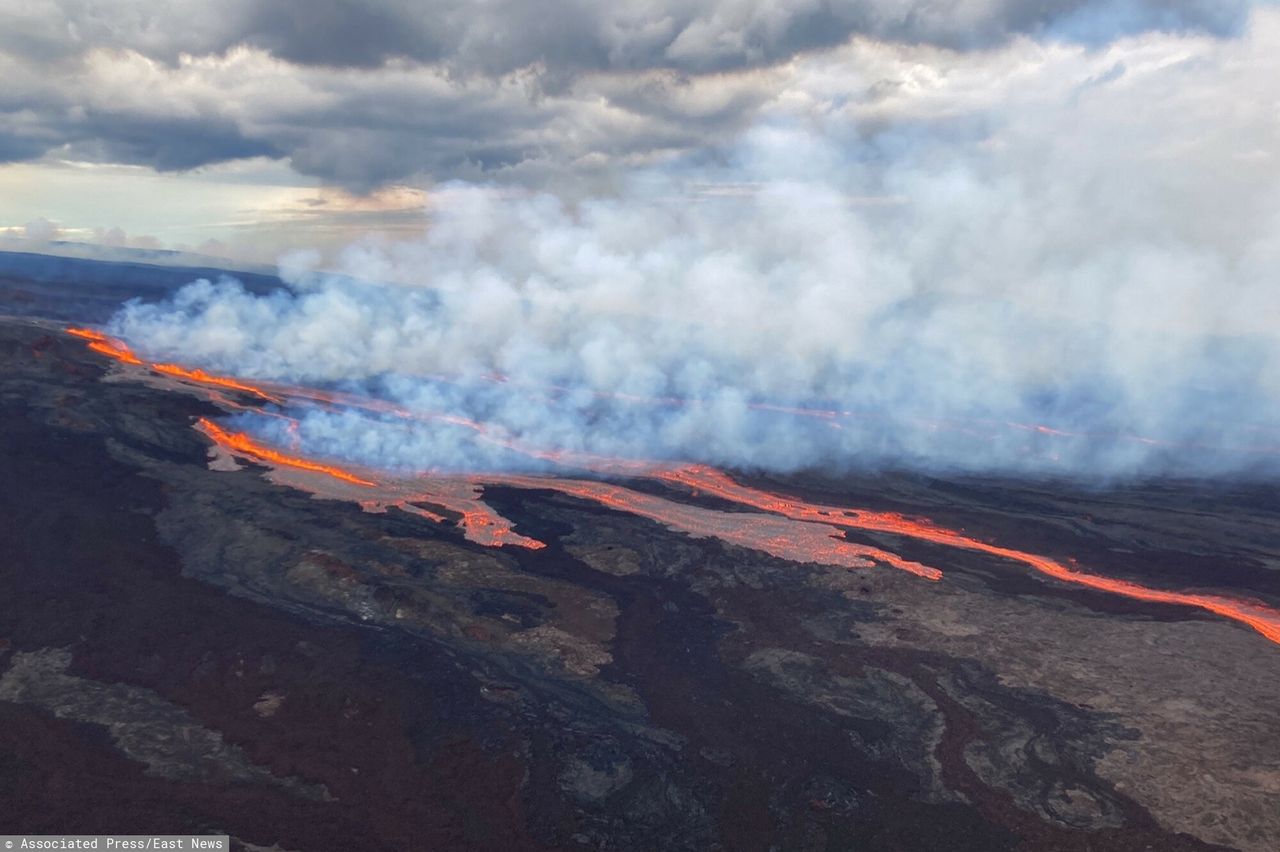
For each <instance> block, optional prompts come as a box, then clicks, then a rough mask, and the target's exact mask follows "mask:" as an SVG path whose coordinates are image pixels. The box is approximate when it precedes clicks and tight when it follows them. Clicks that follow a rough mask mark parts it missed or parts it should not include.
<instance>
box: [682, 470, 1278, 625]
mask: <svg viewBox="0 0 1280 852" xmlns="http://www.w3.org/2000/svg"><path fill="white" fill-rule="evenodd" d="M658 476H659V478H661V479H663V480H665V481H668V482H674V483H679V484H681V485H684V486H686V487H689V488H692V489H693V490H695V491H698V492H704V493H707V494H712V495H714V496H716V497H720V498H721V499H724V500H730V501H732V502H734V503H739V504H742V505H747V506H753V507H755V508H758V509H762V510H764V511H768V512H777V513H779V514H782V515H785V516H786V517H789V518H797V519H800V520H811V521H819V520H820V521H823V522H825V523H830V524H836V525H839V526H843V527H847V528H849V529H859V530H867V531H871V532H881V533H891V534H894V535H901V536H907V537H909V538H915V539H919V540H922V541H929V542H933V543H935V544H942V545H947V546H949V547H957V548H962V549H964V550H976V551H980V552H982V553H987V554H990V555H992V556H999V557H1001V558H1004V559H1011V560H1013V561H1015V562H1021V563H1023V564H1024V565H1028V566H1030V567H1031V568H1034V569H1035V570H1036V571H1039V572H1040V573H1042V574H1045V575H1047V576H1049V577H1052V578H1053V579H1055V580H1060V581H1062V582H1064V583H1073V584H1075V585H1078V586H1085V587H1087V588H1090V589H1097V590H1098V591H1103V592H1110V593H1111V594H1116V595H1120V596H1122V597H1126V598H1131V599H1133V600H1140V601H1147V602H1150V603H1161V604H1172V605H1175V606H1188V607H1196V608H1198V609H1203V610H1207V611H1209V612H1212V613H1215V614H1217V615H1221V616H1225V617H1226V618H1230V619H1232V620H1234V621H1238V622H1240V623H1241V624H1247V625H1248V626H1250V627H1252V628H1253V629H1254V630H1256V631H1258V632H1259V633H1261V634H1262V635H1263V636H1265V637H1266V638H1268V639H1270V640H1271V641H1272V642H1275V643H1277V644H1280V611H1277V610H1275V609H1273V608H1271V607H1268V606H1264V605H1263V604H1258V603H1251V602H1249V601H1241V600H1236V599H1234V598H1228V597H1224V596H1221V595H1212V594H1201V593H1195V592H1175V591H1168V590H1165V589H1153V588H1151V587H1149V586H1143V585H1141V584H1138V583H1134V582H1131V581H1129V580H1117V579H1114V578H1111V577H1101V576H1098V575H1097V574H1086V573H1084V572H1082V571H1077V570H1075V569H1074V568H1070V567H1068V566H1067V565H1064V564H1063V563H1061V562H1059V561H1057V560H1054V559H1049V558H1048V557H1044V556H1038V555H1036V554H1034V553H1027V552H1025V551H1022V550H1015V549H1013V548H1011V547H1000V546H999V545H995V544H989V543H987V542H984V541H979V540H978V539H975V538H971V537H969V536H967V535H964V534H963V533H960V532H957V531H956V530H951V529H947V528H946V527H940V526H937V525H935V524H933V523H931V522H929V521H926V520H914V519H911V518H908V517H906V516H904V515H899V514H897V513H894V512H869V511H864V510H861V509H846V508H840V507H836V506H823V505H815V504H810V503H803V502H801V501H798V500H794V499H791V498H787V497H783V496H781V495H778V494H771V493H769V492H767V491H761V490H758V489H755V488H750V487H748V486H745V485H741V484H739V483H737V482H735V481H734V480H732V479H730V478H729V477H728V476H726V475H725V474H724V473H721V472H720V471H718V470H716V469H714V468H710V467H706V466H702V465H691V466H689V467H684V468H679V469H675V470H669V471H663V472H662V473H660V474H658Z"/></svg>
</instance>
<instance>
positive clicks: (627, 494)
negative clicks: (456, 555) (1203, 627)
mask: <svg viewBox="0 0 1280 852" xmlns="http://www.w3.org/2000/svg"><path fill="white" fill-rule="evenodd" d="M67 331H68V333H69V334H71V335H74V336H76V337H80V338H82V339H85V340H87V341H89V348H90V349H92V350H93V351H95V352H98V353H100V354H103V355H106V356H107V357H110V358H113V359H115V360H117V361H120V362H122V363H125V364H131V365H144V366H147V367H149V368H150V369H152V370H154V371H156V372H158V373H161V374H163V375H168V376H172V377H174V378H178V379H181V380H185V381H190V382H194V383H196V384H198V385H202V386H205V387H207V388H208V389H209V392H210V393H211V394H215V396H213V399H214V401H215V402H218V401H219V398H220V396H221V395H220V394H216V389H230V390H236V391H240V392H243V393H247V394H250V395H252V396H256V397H257V398H258V399H260V400H262V401H271V402H276V403H279V404H281V405H286V404H288V403H293V402H304V403H310V404H315V403H317V402H319V403H321V404H325V405H333V406H345V407H354V408H363V409H365V410H369V411H374V412H378V413H381V414H391V415H394V416H398V417H402V418H405V419H408V420H414V421H418V422H429V423H444V424H447V425H451V426H463V427H465V428H468V429H471V430H473V431H474V432H475V433H476V435H477V437H478V438H480V439H482V440H487V441H492V442H495V443H499V444H501V445H503V446H505V447H508V448H510V449H513V450H516V451H518V452H521V453H524V454H526V455H529V456H531V457H535V458H539V459H543V460H547V461H554V462H558V463H561V464H563V465H568V466H572V467H578V468H585V469H589V470H593V471H595V472H597V473H614V474H617V473H625V474H626V475H629V476H634V477H639V478H644V479H650V480H654V481H657V482H661V483H663V484H665V485H667V486H677V487H679V488H682V489H685V490H688V491H692V492H693V493H694V494H707V495H710V496H713V497H716V498H719V499H722V500H725V501H727V502H730V503H734V504H736V505H739V506H744V507H747V508H750V509H754V510H756V511H754V512H723V511H718V510H714V509H708V508H704V507H699V506H693V505H689V504H686V503H681V502H675V501H672V500H668V499H665V498H661V497H656V496H654V495H650V494H644V493H641V492H637V491H634V490H632V489H628V488H624V487H622V486H616V485H610V484H607V483H603V482H599V481H594V480H581V479H566V478H561V477H550V476H547V477H541V476H514V475H481V476H471V477H465V476H420V477H412V478H397V477H385V478H384V479H385V481H375V480H374V479H372V478H365V477H363V476H358V475H356V474H355V473H352V472H350V471H348V470H346V469H344V468H342V467H338V466H336V465H332V464H324V463H321V462H316V461H311V460H309V459H307V458H305V457H302V456H299V455H290V454H286V453H284V452H281V451H279V450H276V449H273V448H272V447H269V446H266V445H265V444H262V443H259V442H258V441H256V440H255V439H253V438H252V437H250V436H249V435H247V434H245V433H243V432H230V431H227V430H226V429H223V428H222V427H220V426H218V425H217V424H216V423H214V422H212V421H210V420H208V419H206V418H201V419H200V421H199V423H198V428H200V429H201V431H203V432H204V434H205V435H207V436H208V437H209V438H210V440H212V441H213V442H214V443H215V444H216V445H218V446H220V447H222V448H223V449H224V450H226V451H228V452H230V453H232V454H235V455H240V456H245V457H248V458H252V459H254V460H257V461H259V462H263V463H266V464H268V465H271V466H274V467H275V468H276V469H277V471H284V470H289V471H294V472H296V473H298V474H299V475H311V474H317V475H319V476H313V477H310V478H307V479H305V481H298V482H293V483H290V484H295V485H296V486H297V487H301V488H305V489H307V490H310V491H312V492H313V493H317V494H331V495H332V496H336V497H340V498H342V499H355V500H358V501H359V503H360V505H361V506H362V507H364V508H365V509H367V510H369V511H385V510H386V509H387V508H389V507H393V506H394V507H398V508H401V509H403V510H405V511H408V512H411V513H414V514H417V515H419V516H420V517H423V518H426V519H428V520H431V521H435V522H441V521H444V520H446V518H445V516H444V515H442V514H439V513H437V512H435V511H432V509H430V508H426V507H428V506H431V507H438V508H441V509H443V510H444V511H446V512H451V513H455V514H457V515H458V516H459V524H460V526H461V528H462V529H463V532H464V535H465V536H466V537H467V538H468V539H470V540H472V541H475V542H478V543H480V544H485V545H489V546H493V547H501V546H503V545H507V544H514V545H518V546H522V547H527V548H531V549H537V548H542V547H544V546H545V545H544V543H543V542H540V541H537V540H536V539H532V538H529V537H527V536H523V535H520V534H518V533H516V532H515V530H514V528H513V526H512V524H511V522H510V521H508V520H507V519H506V518H503V517H502V516H501V515H499V514H498V513H497V512H495V511H494V510H493V509H492V508H490V507H489V506H487V505H486V504H485V503H484V501H483V497H482V488H483V485H484V484H489V485H500V486H510V487H515V488H522V489H539V490H551V491H556V492H559V493H562V494H566V495H569V496H573V497H577V498H579V499H583V500H589V501H591V502H594V503H597V504H599V505H602V506H606V507H608V508H611V509H616V510H618V511H624V512H628V513H631V514H634V515H637V516H640V517H644V518H648V519H650V520H653V521H656V522H658V523H661V524H664V525H665V526H667V527H669V528H671V529H675V530H679V531H681V532H684V533H686V534H688V535H691V536H695V537H714V538H717V539H720V540H722V541H725V542H728V543H731V544H735V545H739V546H742V547H746V548H750V549H753V550H757V551H761V552H764V553H769V554H772V555H774V556H777V557H779V558H783V559H788V560H791V561H795V562H812V563H819V564H826V565H837V566H843V567H847V568H866V567H870V566H871V565H873V564H875V563H882V564H886V565H890V566H892V567H895V568H898V569H900V570H903V571H907V572H910V573H912V574H915V575H917V576H921V577H925V578H928V579H931V580H937V579H940V578H941V576H942V573H941V572H940V571H939V570H938V569H937V568H933V567H930V566H926V565H922V564H920V563H917V562H912V561H910V560H907V559H904V558H902V557H901V556H898V555H896V554H893V553H890V552H888V551H884V550H881V549H879V548H875V547H871V546H868V545H861V544H857V543H854V542H851V541H848V540H847V539H846V538H845V536H844V530H859V531H862V532H874V533H884V534H890V535H895V536H901V537H906V538H912V539H916V540H920V541H927V542H931V543H934V544H940V545H944V546H947V547H953V548H958V549H963V550H971V551H977V552H981V553H985V554H988V555H990V556H995V557H998V558H1001V559H1007V560H1011V561H1014V562H1018V563H1021V564H1023V565H1026V566H1028V567H1030V568H1032V569H1033V570H1035V571H1037V572H1039V573H1041V574H1043V575H1045V576H1047V577H1050V578H1052V579H1054V580H1057V581H1060V582H1064V583H1072V584H1075V585H1078V586H1084V587H1086V588H1090V589H1095V590H1098V591H1102V592H1107V593H1110V594H1115V595H1120V596H1122V597H1126V598H1130V599H1133V600H1138V601H1145V602H1149V603H1157V604H1171V605H1175V606H1185V607H1193V608H1197V609H1201V610H1205V611H1207V612H1211V613H1214V614H1217V615H1220V616H1223V617H1226V618H1229V619H1232V620H1234V621H1236V622H1239V623H1241V624H1244V625H1247V626H1249V627H1251V628H1253V629H1254V630H1256V631H1257V632H1258V633H1260V634H1261V635H1262V636H1264V637H1266V638H1267V639H1269V640H1270V641H1272V642H1275V643H1277V644H1280V611H1277V610H1275V609H1273V608H1271V607H1268V606H1266V605H1263V604H1261V603H1253V602H1249V601H1243V600H1237V599H1234V598H1229V597H1225V596H1222V595H1216V594H1206V593H1197V592H1177V591H1169V590H1164V589H1157V588H1151V587H1149V586H1143V585H1141V584H1139V583H1135V582H1132V581H1129V580H1119V579H1114V578H1109V577H1103V576H1099V575H1096V574H1088V573H1085V572H1082V571H1079V570H1076V569H1075V568H1071V567H1069V566H1068V565H1066V564H1064V563H1062V562H1059V561H1057V560H1054V559H1050V558H1048V557H1044V556H1039V555H1037V554H1034V553H1028V552H1026V551H1021V550H1015V549H1013V548H1008V547H1002V546H1000V545H995V544H991V543H988V542H984V541H981V540H979V539H976V538H972V537H970V536H967V535H965V534H964V533H962V532H959V531H956V530H952V529H948V528H946V527H942V526H938V525H936V524H934V523H932V522H930V521H928V520H924V519H916V518H909V517H906V516H904V515H900V514H897V513H893V512H875V511H869V510H863V509H854V508H847V507H839V506H826V505H821V504H813V503H807V502H804V501H802V500H799V499H796V498H793V497H787V496H784V495H780V494H774V493H771V492H768V491H763V490H760V489H756V488H751V487H749V486H746V485H742V484H741V483H739V482H737V481H735V480H733V479H732V478H730V477H729V476H728V475H727V474H725V473H723V472H721V471H719V470H716V469H715V468H711V467H707V466H705V465H686V466H680V467H661V466H657V465H652V464H649V463H647V462H641V461H634V460H625V459H609V458H602V457H596V456H588V455H577V454H571V453H562V452H560V451H556V450H542V449H538V448H531V447H527V446H524V445H522V444H521V443H520V442H519V441H517V440H515V439H513V438H511V437H510V436H508V435H506V434H504V433H502V432H501V431H500V430H496V429H494V428H493V427H490V426H489V425H487V424H483V423H478V422H476V421H472V420H468V419H466V418H462V417H458V416H456V415H451V414H444V413H433V412H412V411H408V410H405V409H402V408H399V407H397V406H394V405H392V404H390V403H387V402H386V401H384V400H376V399H368V398H363V397H355V396H352V395H345V394H336V393H332V392H327V391H317V390H312V389H307V388H289V387H287V386H284V385H276V384H272V385H270V387H271V389H272V391H273V393H268V392H267V391H266V390H263V389H262V388H261V387H258V386H255V385H251V384H249V383H247V382H243V381H240V380H237V379H231V378H226V377H221V376H214V375H211V374H209V373H206V372H204V371H203V370H198V369H187V368H184V367H180V366H178V365H175V364H154V363H152V364H148V363H147V362H144V361H142V360H141V359H140V358H138V356H136V355H135V354H134V353H133V351H132V350H131V349H130V348H129V347H128V346H127V345H125V344H124V343H123V342H122V341H119V340H116V339H114V338H111V337H108V336H106V335H104V334H102V333H100V332H96V331H92V330H90V329H83V328H70V329H68V330H67ZM222 402H223V403H227V401H226V400H222ZM235 407H236V408H242V406H239V405H238V404H236V405H235ZM259 413H265V412H259ZM272 416H276V417H285V419H288V420H290V421H291V422H292V423H293V424H294V425H295V426H296V421H292V418H289V417H288V416H287V415H282V414H278V413H274V412H273V413H272ZM1015 425H1018V426H1020V427H1023V428H1036V429H1037V430H1040V427H1024V426H1023V424H1015ZM1044 431H1046V432H1049V431H1050V430H1048V428H1047V427H1044ZM374 475H375V474H373V473H369V474H367V476H370V477H372V476H374ZM324 482H329V483H331V484H330V485H328V486H326V485H325V484H324ZM336 483H343V486H342V488H335V485H336ZM348 485H355V486H359V488H360V489H361V490H367V491H368V492H372V493H368V494H367V496H361V495H357V494H353V493H351V491H350V489H347V490H345V491H344V490H342V489H343V488H345V486H348ZM338 492H340V493H338Z"/></svg>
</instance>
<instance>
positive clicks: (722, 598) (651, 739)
mask: <svg viewBox="0 0 1280 852" xmlns="http://www.w3.org/2000/svg"><path fill="white" fill-rule="evenodd" d="M58 328H59V327H58V326H56V325H53V324H41V323H40V322H38V321H33V320H28V319H11V320H6V321H5V322H3V323H0V434H3V436H4V437H3V451H2V452H0V483H3V488H0V519H3V521H2V523H0V554H3V558H0V833H9V832H19V831H20V832H75V833H92V832H122V833H123V832H146V833H185V832H195V831H220V832H227V833H230V834H231V835H233V837H234V838H236V843H238V844H240V845H242V847H243V848H250V849H258V848H268V849H281V850H366V849H367V850H399V849H621V850H653V849H697V850H707V849H726V850H768V849H796V850H821V849H857V850H917V849H918V850H975V852H978V851H979V850H981V852H987V850H1002V849H1024V850H1144V849H1151V850H1200V849H1220V848H1229V849H1240V850H1249V852H1263V850H1271V849H1276V848H1280V806H1278V805H1277V803H1278V802H1280V646H1276V645H1274V644H1272V643H1270V642H1268V641H1267V640H1266V639H1265V638H1263V637H1261V636H1259V635H1258V634H1256V633H1254V632H1253V631H1251V630H1249V629H1247V628H1246V627H1243V626H1241V625H1239V624H1236V623H1233V622H1230V621H1227V620H1223V619H1219V618H1216V617H1213V616H1209V615H1206V614H1203V613H1199V612H1196V611H1194V610H1188V609H1178V608H1172V607H1166V606H1155V605H1149V604H1142V603H1138V602H1134V601H1128V600H1124V599H1120V598H1117V597H1114V596H1109V595H1105V594H1102V593H1098V592H1092V591H1089V590H1083V589H1079V588H1073V587H1067V586H1062V585H1059V584H1055V583H1053V582H1051V581H1048V580H1045V579H1044V578H1041V577H1038V576H1035V575H1032V574H1030V573H1029V572H1028V571H1027V570H1026V568H1025V566H1020V565H1018V564H1015V563H1008V562H1004V561H1002V560H999V559H995V558H992V557H990V556H986V555H983V554H980V553H972V552H963V551H956V550H953V549H946V548H941V547H937V546H932V545H928V544H923V543H918V542H912V541H909V540H896V539H893V540H891V539H890V538H888V537H885V538H884V539H883V540H879V541H874V542H872V543H876V544H884V545H892V547H893V548H894V549H895V551H896V552H900V553H901V554H902V555H904V556H905V557H907V558H911V559H919V560H921V561H924V562H927V563H929V564H932V565H937V566H939V567H941V568H943V570H944V572H945V578H944V580H943V581H942V582H938V583H931V582H927V581H924V580H922V579H920V578H918V577H914V576H911V575H908V574H905V573H902V572H895V571H891V570H888V569H870V570H866V571H847V570H844V569H838V568H830V567H824V566H816V565H800V564H795V563H791V562H786V561H783V560H779V559H775V558H772V557H770V556H767V555H764V554H761V553H757V552H754V551H749V550H743V549H737V548H733V547H729V546H726V545H723V544H720V543H717V542H716V541H714V540H709V539H693V538H690V537H688V536H685V535H682V534H680V533H678V532H675V531H672V530H669V529H666V528H664V527H662V526H660V525H658V524H655V523H653V522H650V521H646V520H644V519H641V518H638V517H635V516H631V515H628V514H625V513H620V512H614V511H609V510H605V509H602V508H600V507H598V506H595V505H592V504H586V503H582V502H579V501H576V500H574V499H571V498H569V497H566V496H564V495H557V494H553V493H550V492H537V491H528V490H518V489H510V488H507V489H490V490H489V491H488V492H487V500H488V501H489V502H490V503H491V504H492V505H494V506H495V508H497V509H499V510H500V511H501V512H502V513H503V514H504V515H505V516H506V517H509V518H512V519H513V520H515V521H516V523H517V529H518V530H519V531H520V532H522V533H525V534H528V535H532V536H535V537H537V538H538V539H540V540H542V541H545V542H547V543H548V547H547V548H545V549H543V550H537V551H528V550H523V549H517V548H505V549H500V550H497V549H491V548H486V547H482V546H479V545H476V544H473V543H470V542H467V541H466V540H464V539H463V537H462V536H461V535H460V534H459V533H458V531H457V530H455V529H453V528H451V527H449V526H447V525H446V526H441V525H434V524H431V523H428V522H425V521H424V520H422V519H421V518H417V517H414V516H410V515H408V514H405V513H402V512H399V511H396V510H392V511H390V512H388V513H386V514H370V513H366V512H362V511H361V510H360V508H359V507H358V506H356V505H354V504H348V503H342V502H337V501H327V500H316V499H311V498H310V497H309V496H308V495H306V494H304V493H301V492H299V491H295V490H292V489H289V488H287V487H283V486H279V485H274V484H272V483H270V482H269V481H267V480H266V479H264V478H263V477H262V476H261V471H259V470H256V469H254V468H253V467H252V466H250V467H247V468H245V469H242V470H238V471H231V472H222V471H211V470H209V469H208V466H207V462H208V457H207V449H208V447H207V441H206V440H205V439H204V438H203V437H202V436H201V435H200V434H199V433H197V432H196V431H195V430H193V429H192V428H191V425H192V422H193V420H194V418H196V417H198V416H201V415H209V414H213V413H216V412H214V411H213V410H212V409H211V407H210V406H209V405H207V404H205V403H203V402H201V401H199V400H198V399H195V398H192V397H188V396H182V395H178V394H172V393H166V392H164V391H161V390H157V389H155V388H150V387H147V386H145V385H141V384H137V383H131V382H121V381H113V380H111V379H110V377H109V376H108V373H107V366H106V364H105V363H104V362H103V360H102V359H101V358H99V357H97V356H95V355H93V354H92V353H89V352H87V351H85V349H84V347H83V346H82V345H81V344H80V343H79V342H77V341H74V340H71V339H69V338H67V337H65V336H64V335H62V334H61V333H60V332H59V330H58ZM770 486H771V487H774V488H777V489H779V490H790V491H792V492H794V493H798V494H807V495H814V496H819V497H822V498H823V499H825V500H828V501H833V500H838V501H841V502H844V503H848V504H850V505H861V506H868V507H871V508H884V509H893V510H896V511H909V512H912V513H916V514H920V515H924V516H927V517H933V518H935V519H937V520H938V521H939V522H943V523H947V524H950V525H955V526H962V527H964V528H965V529H966V530H967V531H968V532H969V533H970V534H974V535H978V536H980V537H985V538H990V539H992V540H998V541H1000V542H1001V543H1003V544H1005V545H1007V546H1011V547H1020V548H1025V549H1027V550H1031V551H1035V552H1040V553H1046V554H1051V555H1054V556H1057V557H1061V558H1067V557H1074V558H1077V559H1079V560H1080V562H1081V563H1082V564H1087V565H1088V566H1089V567H1090V568H1091V569H1094V570H1098V571H1100V572H1105V573H1109V574H1111V575H1113V576H1119V577H1131V578H1135V579H1141V580H1143V581H1144V582H1146V583H1149V584H1156V585H1166V586H1170V587H1174V588H1189V587H1196V586H1199V587H1212V588H1215V589H1218V590H1221V591H1223V592H1229V593H1232V594H1235V595H1239V596H1248V597H1252V598H1255V599H1258V600H1262V601H1266V602H1269V603H1271V604H1273V605H1274V604H1276V603H1280V491H1278V490H1277V489H1276V488H1275V487H1274V486H1268V485H1259V484H1252V485H1249V484H1231V483H1203V482H1200V483H1191V482H1160V483H1149V484H1146V485H1142V486H1136V485H1135V486H1127V487H1124V488H1116V489H1111V490H1108V491H1099V492H1087V491H1083V490H1081V489H1075V488H1071V487H1068V486H1065V485H1051V484H1035V483H1026V482H1022V483H1017V482H998V481H974V480H968V481H963V482H944V481H936V480H931V479H926V478H922V477H916V476H908V475H892V476H891V475H883V476H875V477H872V476H865V477H852V478H846V479H843V480H840V481H833V480H828V479H819V478H813V477H809V478H806V477H800V478H793V479H789V480H784V481H777V482H772V483H770ZM868 541H871V539H868Z"/></svg>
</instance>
